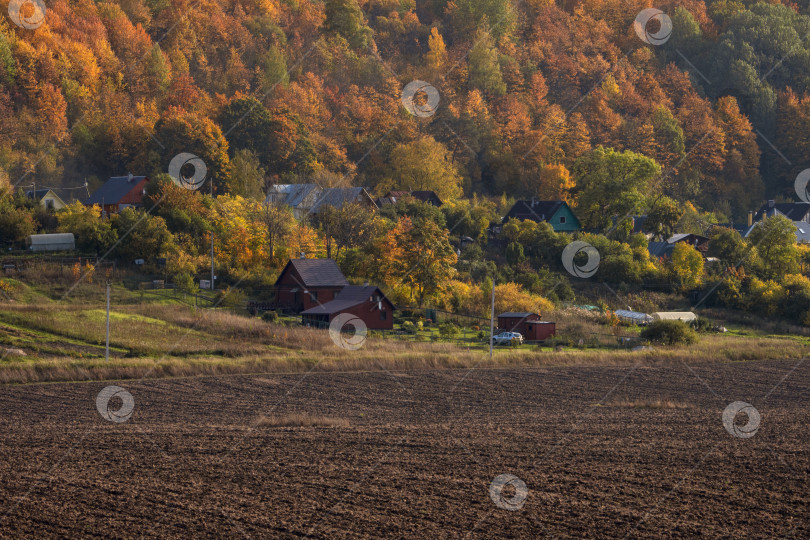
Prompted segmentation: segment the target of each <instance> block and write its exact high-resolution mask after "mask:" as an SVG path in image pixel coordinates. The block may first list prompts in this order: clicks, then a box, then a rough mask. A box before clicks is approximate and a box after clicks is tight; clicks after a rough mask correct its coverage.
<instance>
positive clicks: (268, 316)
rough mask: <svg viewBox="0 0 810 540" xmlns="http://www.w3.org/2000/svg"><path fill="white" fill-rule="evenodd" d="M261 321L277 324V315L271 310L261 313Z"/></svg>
mask: <svg viewBox="0 0 810 540" xmlns="http://www.w3.org/2000/svg"><path fill="white" fill-rule="evenodd" d="M262 320H263V321H267V322H272V323H277V322H278V313H277V312H275V311H273V310H270V311H265V312H264V313H262Z"/></svg>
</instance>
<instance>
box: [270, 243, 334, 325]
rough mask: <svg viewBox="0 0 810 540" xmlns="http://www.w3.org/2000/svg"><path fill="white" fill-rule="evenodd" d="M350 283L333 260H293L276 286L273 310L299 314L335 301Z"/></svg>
mask: <svg viewBox="0 0 810 540" xmlns="http://www.w3.org/2000/svg"><path fill="white" fill-rule="evenodd" d="M348 284H349V282H348V281H346V278H345V277H344V275H343V272H341V271H340V268H338V265H337V263H336V262H335V261H334V260H333V259H306V258H303V257H302V258H300V259H291V260H290V261H289V262H288V263H287V265H286V266H285V267H284V269H283V270H282V271H281V274H280V275H279V276H278V279H277V280H276V283H275V285H274V289H275V302H274V307H275V309H279V310H282V311H284V312H287V313H295V314H298V313H301V312H302V311H305V310H307V309H310V308H313V307H315V306H319V305H321V304H323V303H326V302H329V301H331V300H334V299H335V297H336V296H337V294H338V293H339V292H340V291H341V290H343V288H344V287H346V286H347V285H348Z"/></svg>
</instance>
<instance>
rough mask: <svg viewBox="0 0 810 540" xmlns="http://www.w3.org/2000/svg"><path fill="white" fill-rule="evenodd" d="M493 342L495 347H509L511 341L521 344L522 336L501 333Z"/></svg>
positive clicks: (512, 333)
mask: <svg viewBox="0 0 810 540" xmlns="http://www.w3.org/2000/svg"><path fill="white" fill-rule="evenodd" d="M493 340H494V342H495V345H511V344H512V342H513V341H517V342H518V343H523V336H522V335H521V334H520V333H519V332H501V333H500V334H498V335H497V336H495V337H494V338H493Z"/></svg>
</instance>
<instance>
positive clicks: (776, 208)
mask: <svg viewBox="0 0 810 540" xmlns="http://www.w3.org/2000/svg"><path fill="white" fill-rule="evenodd" d="M772 216H784V217H786V218H788V219H789V220H791V221H792V222H793V225H794V226H795V227H796V243H797V244H807V243H810V203H806V202H790V203H777V202H775V201H772V200H771V201H768V202H767V203H766V204H764V205H763V206H762V207H761V208H760V209H759V210H758V211H757V212H756V214H754V215H753V216H752V215H751V214H750V213H749V218H748V221H749V226H748V228H747V230H746V231H745V232H744V233H742V236H743V237H744V238H748V237H749V236H750V235H751V232H752V231H753V230H754V227H756V226H757V225H758V224H759V223H761V222H762V220H764V219H766V218H769V217H772Z"/></svg>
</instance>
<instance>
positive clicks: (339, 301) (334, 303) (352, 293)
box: [301, 285, 394, 315]
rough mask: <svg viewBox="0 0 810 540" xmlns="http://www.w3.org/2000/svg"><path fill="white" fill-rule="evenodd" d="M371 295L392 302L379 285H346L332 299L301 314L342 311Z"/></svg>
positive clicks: (364, 300)
mask: <svg viewBox="0 0 810 540" xmlns="http://www.w3.org/2000/svg"><path fill="white" fill-rule="evenodd" d="M373 296H379V297H380V301H383V300H384V301H386V302H388V303H389V304H391V305H392V306H394V304H393V303H392V302H391V301H390V300H388V298H386V296H385V295H384V294H383V292H382V291H381V290H380V288H379V287H377V286H375V285H347V286H345V287H343V289H342V290H341V291H340V292H339V293H338V295H337V296H336V297H335V299H334V300H331V301H329V302H326V303H325V304H321V305H319V306H315V307H313V308H309V309H308V310H306V311H302V312H301V315H329V314H332V313H337V312H339V311H344V310H346V309H349V308H351V307H354V306H357V305H359V304H362V303H364V302H366V301H368V299H369V298H371V297H373Z"/></svg>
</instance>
